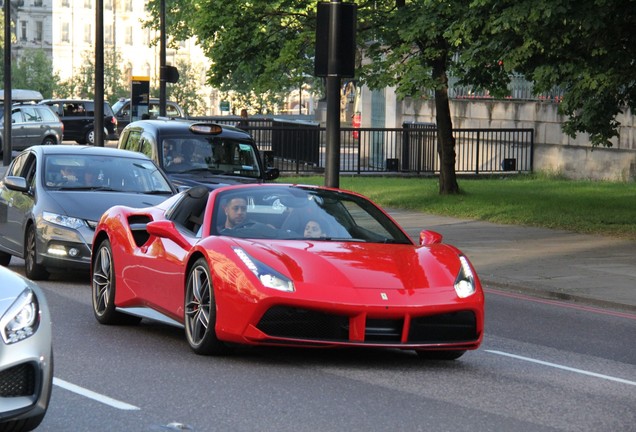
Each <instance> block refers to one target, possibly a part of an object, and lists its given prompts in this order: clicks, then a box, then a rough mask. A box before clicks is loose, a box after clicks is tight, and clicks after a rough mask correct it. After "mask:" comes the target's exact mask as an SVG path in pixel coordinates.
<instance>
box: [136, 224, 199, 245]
mask: <svg viewBox="0 0 636 432" xmlns="http://www.w3.org/2000/svg"><path fill="white" fill-rule="evenodd" d="M146 231H148V234H150V235H153V236H155V237H159V238H165V239H168V240H172V241H173V242H175V243H176V244H177V246H179V247H180V248H181V249H184V250H189V249H190V247H191V246H192V245H191V244H190V242H188V241H187V240H186V239H185V237H183V236H182V235H181V233H180V232H179V231H178V230H177V228H176V227H175V226H174V222H172V221H168V220H161V221H152V222H148V223H147V224H146Z"/></svg>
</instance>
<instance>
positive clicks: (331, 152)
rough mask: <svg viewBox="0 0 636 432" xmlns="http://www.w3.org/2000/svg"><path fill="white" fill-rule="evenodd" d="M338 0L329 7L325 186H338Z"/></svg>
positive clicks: (334, 0) (333, 1)
mask: <svg viewBox="0 0 636 432" xmlns="http://www.w3.org/2000/svg"><path fill="white" fill-rule="evenodd" d="M337 3H340V1H338V0H331V7H330V8H329V54H328V63H327V118H326V120H327V124H326V138H327V161H326V164H325V186H328V187H334V188H337V187H340V76H339V75H338V73H337V72H338V55H337V53H338V44H339V40H338V34H339V31H338V26H339V25H340V14H339V8H338V7H336V4H337Z"/></svg>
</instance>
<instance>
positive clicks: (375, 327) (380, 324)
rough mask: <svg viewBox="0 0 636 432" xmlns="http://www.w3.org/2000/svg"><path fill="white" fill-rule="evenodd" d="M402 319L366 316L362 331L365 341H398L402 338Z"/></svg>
mask: <svg viewBox="0 0 636 432" xmlns="http://www.w3.org/2000/svg"><path fill="white" fill-rule="evenodd" d="M403 328H404V320H403V319H372V318H367V323H366V329H365V331H364V341H365V342H379V343H400V341H401V340H402V330H403Z"/></svg>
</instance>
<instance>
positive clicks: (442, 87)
mask: <svg viewBox="0 0 636 432" xmlns="http://www.w3.org/2000/svg"><path fill="white" fill-rule="evenodd" d="M159 1H160V0H150V1H149V7H150V8H151V10H152V11H153V13H154V18H153V23H154V26H155V28H156V26H157V25H158V22H159V20H158V16H159V15H158V8H159ZM165 1H166V4H167V14H166V21H167V28H168V29H169V30H168V32H169V33H170V35H171V36H172V38H173V39H174V40H185V39H187V38H188V37H190V36H196V37H197V38H198V39H199V41H201V42H200V43H201V45H202V46H203V48H204V50H205V53H206V55H207V56H208V57H209V58H210V60H211V61H212V64H213V65H212V68H211V69H210V71H209V72H208V82H209V84H211V85H212V86H214V87H216V88H219V89H221V90H224V91H227V90H233V91H238V92H240V93H242V94H245V95H249V94H252V93H255V94H265V93H267V92H273V93H277V92H282V91H285V90H289V89H293V88H297V87H298V83H299V82H302V81H303V80H308V77H310V76H311V75H313V54H314V50H315V47H314V38H315V25H316V5H317V1H303V0H251V1H247V0H236V1H232V2H227V1H221V0H165ZM355 3H356V4H357V5H358V23H357V29H358V36H357V42H358V48H359V53H358V60H359V62H360V67H359V68H358V69H357V72H356V74H357V76H356V78H357V80H358V81H359V83H366V84H367V85H368V86H369V87H370V88H371V89H382V88H386V87H393V88H395V90H396V92H397V94H398V96H400V97H405V96H414V97H415V96H421V97H428V96H429V95H430V94H431V91H432V92H433V95H434V98H435V106H436V115H437V119H436V120H437V125H438V131H439V140H440V145H439V146H438V148H439V154H440V160H441V175H440V193H458V192H459V187H458V185H457V181H456V178H455V171H454V164H455V151H454V137H453V135H452V120H451V116H450V106H449V100H448V79H449V76H453V77H455V78H457V79H459V82H460V83H462V84H466V85H472V86H474V87H477V88H479V89H486V90H488V91H489V92H490V93H491V94H492V95H495V96H497V95H503V94H505V92H506V90H507V86H508V84H509V82H510V77H511V74H512V73H522V74H524V75H525V76H526V77H527V78H528V79H529V80H531V81H533V83H534V85H535V90H536V91H537V92H542V91H546V90H550V89H551V88H553V87H554V86H561V87H562V88H564V89H565V92H566V93H565V96H564V98H563V101H562V103H561V105H560V110H561V112H562V113H563V114H565V115H566V116H568V122H567V123H566V124H565V126H564V129H565V131H566V132H567V133H569V134H571V135H575V134H576V133H577V132H589V133H590V134H591V137H592V140H593V143H595V144H607V143H608V139H609V138H611V137H612V136H615V135H616V130H617V126H618V123H617V120H616V115H617V114H618V113H620V112H622V111H623V110H624V109H625V108H626V107H631V108H632V109H634V106H635V105H636V104H635V100H636V90H635V86H636V84H635V83H636V80H635V79H634V68H633V65H634V59H635V57H636V56H635V54H636V43H635V42H636V41H634V38H636V32H633V31H632V27H633V23H634V22H636V17H635V16H634V10H635V9H636V2H634V1H633V0H579V1H574V0H515V1H512V0H469V1H460V0H374V1H368V0H356V1H355Z"/></svg>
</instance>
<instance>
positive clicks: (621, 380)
mask: <svg viewBox="0 0 636 432" xmlns="http://www.w3.org/2000/svg"><path fill="white" fill-rule="evenodd" d="M485 351H486V352H489V353H491V354H497V355H501V356H505V357H511V358H515V359H517V360H523V361H527V362H531V363H537V364H540V365H544V366H550V367H553V368H557V369H563V370H566V371H570V372H575V373H578V374H582V375H589V376H593V377H596V378H601V379H605V380H608V381H616V382H619V383H623V384H629V385H633V386H636V382H635V381H629V380H626V379H623V378H616V377H613V376H609V375H603V374H599V373H596V372H590V371H586V370H583V369H576V368H572V367H569V366H563V365H560V364H556V363H550V362H547V361H543V360H537V359H533V358H530V357H523V356H520V355H516V354H510V353H506V352H503V351H494V350H485Z"/></svg>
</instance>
